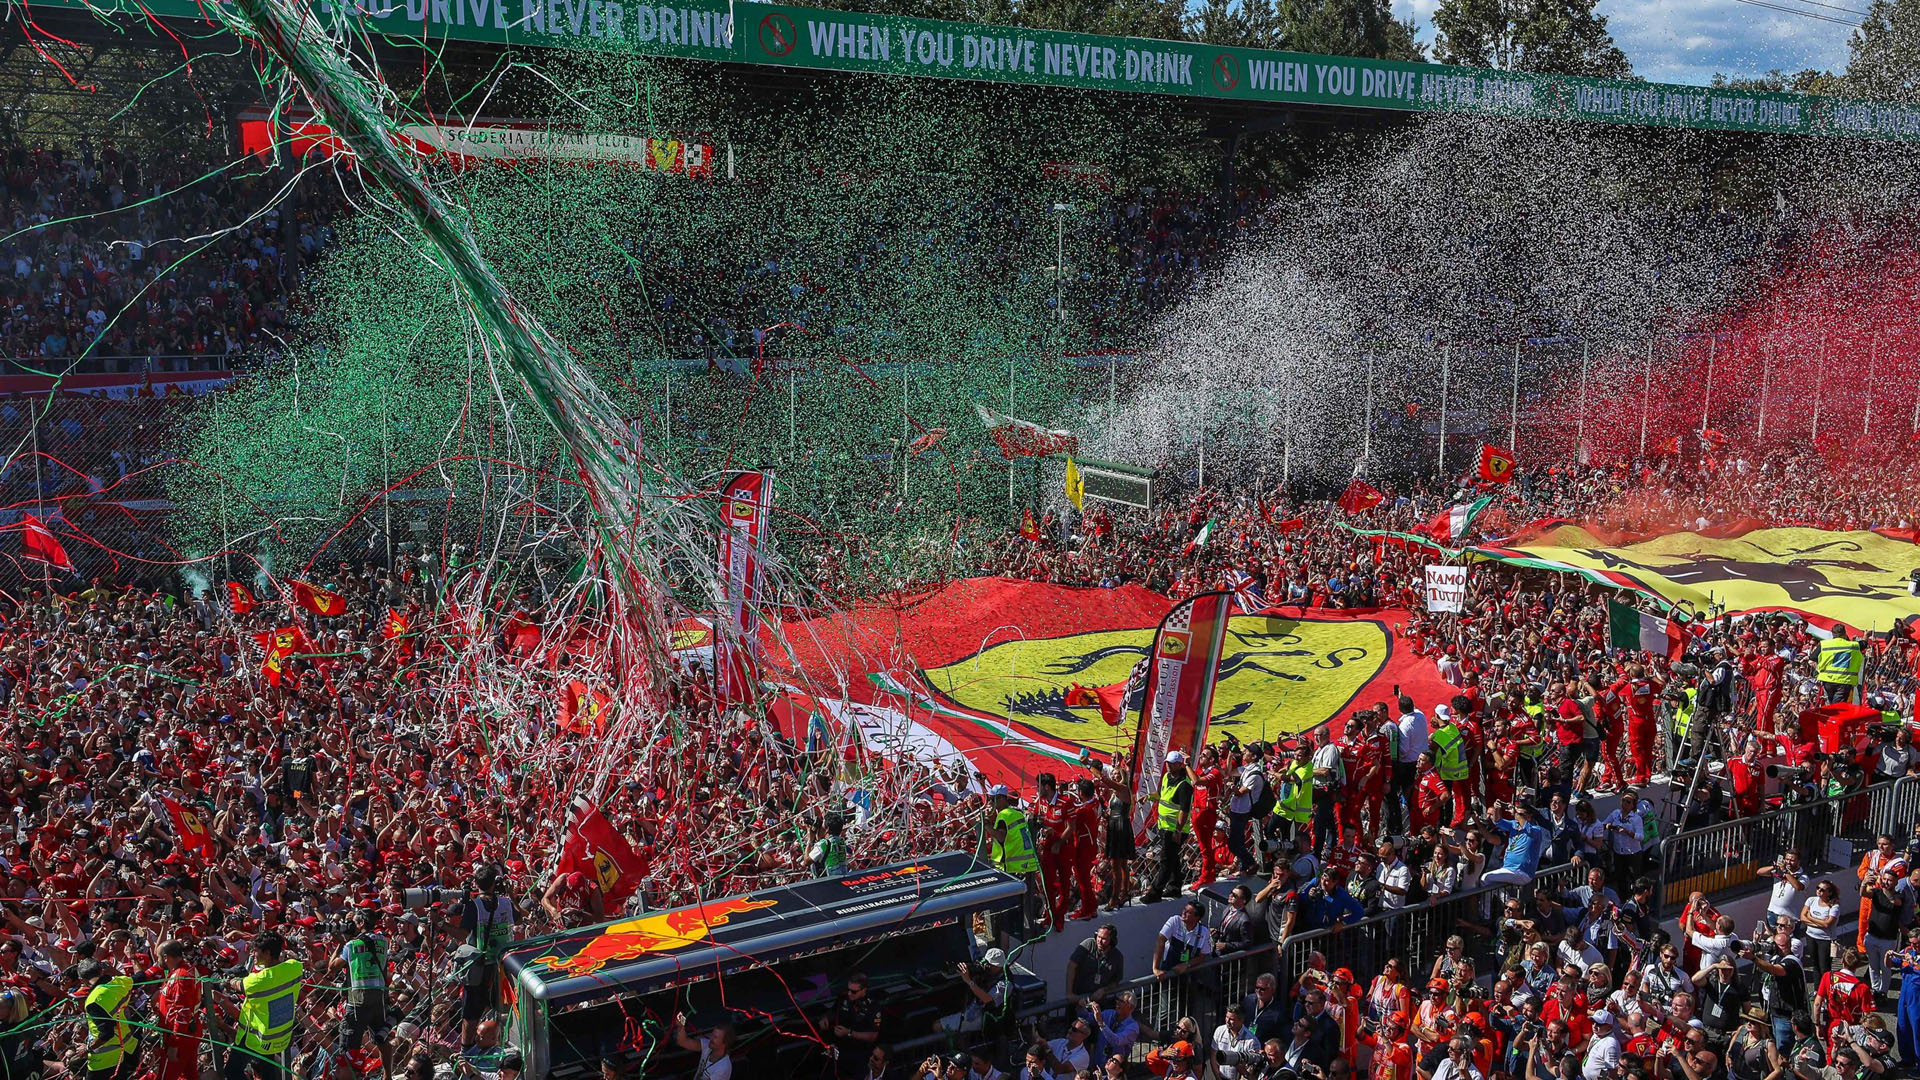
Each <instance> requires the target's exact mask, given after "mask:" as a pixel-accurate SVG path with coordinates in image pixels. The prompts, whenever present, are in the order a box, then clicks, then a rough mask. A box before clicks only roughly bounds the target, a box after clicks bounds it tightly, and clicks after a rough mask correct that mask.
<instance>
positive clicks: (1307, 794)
mask: <svg viewBox="0 0 1920 1080" xmlns="http://www.w3.org/2000/svg"><path fill="white" fill-rule="evenodd" d="M1279 810H1280V816H1281V817H1284V818H1286V819H1287V820H1288V821H1291V822H1295V823H1296V824H1301V825H1304V824H1306V823H1307V822H1309V821H1312V820H1313V766H1312V765H1309V764H1308V763H1306V762H1304V761H1295V762H1292V763H1291V764H1289V765H1288V766H1287V771H1286V774H1285V779H1283V780H1281V781H1280V805H1279Z"/></svg>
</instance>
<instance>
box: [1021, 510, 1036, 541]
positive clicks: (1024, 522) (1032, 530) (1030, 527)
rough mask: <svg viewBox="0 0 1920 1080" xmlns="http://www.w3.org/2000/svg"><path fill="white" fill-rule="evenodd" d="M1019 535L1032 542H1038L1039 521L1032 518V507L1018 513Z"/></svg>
mask: <svg viewBox="0 0 1920 1080" xmlns="http://www.w3.org/2000/svg"><path fill="white" fill-rule="evenodd" d="M1020 535H1021V536H1023V537H1025V538H1026V539H1028V540H1031V541H1033V542H1034V543H1036V544H1037V543H1039V542H1040V523H1039V522H1038V521H1035V520H1034V519H1033V508H1032V507H1028V508H1027V511H1026V513H1024V514H1022V515H1020Z"/></svg>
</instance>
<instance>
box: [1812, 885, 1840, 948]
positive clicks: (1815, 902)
mask: <svg viewBox="0 0 1920 1080" xmlns="http://www.w3.org/2000/svg"><path fill="white" fill-rule="evenodd" d="M1806 910H1807V911H1808V912H1810V913H1812V914H1814V915H1817V916H1819V917H1820V918H1822V919H1827V918H1832V917H1833V916H1835V915H1838V914H1840V905H1839V904H1837V903H1833V904H1829V903H1826V902H1824V901H1822V900H1821V899H1820V898H1819V897H1818V896H1815V897H1814V898H1813V899H1811V900H1808V901H1807V904H1806ZM1839 925H1840V924H1839V923H1835V924H1834V926H1835V927H1836V928H1837V927H1838V926H1839ZM1807 936H1808V937H1810V938H1813V939H1814V940H1815V941H1832V940H1833V930H1831V929H1826V928H1823V927H1818V926H1815V925H1813V924H1812V923H1808V924H1807Z"/></svg>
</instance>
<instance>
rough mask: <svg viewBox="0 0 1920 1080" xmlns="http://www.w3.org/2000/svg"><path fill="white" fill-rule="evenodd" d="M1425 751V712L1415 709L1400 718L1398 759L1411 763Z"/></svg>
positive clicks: (1417, 759) (1418, 758)
mask: <svg viewBox="0 0 1920 1080" xmlns="http://www.w3.org/2000/svg"><path fill="white" fill-rule="evenodd" d="M1426 752H1427V714H1426V713H1423V712H1421V711H1420V710H1419V709H1415V710H1413V711H1412V712H1410V713H1408V714H1406V715H1405V716H1402V717H1401V718H1400V760H1401V762H1402V763H1404V764H1407V765H1411V764H1413V763H1414V762H1416V761H1419V760H1420V755H1421V754H1424V753H1426Z"/></svg>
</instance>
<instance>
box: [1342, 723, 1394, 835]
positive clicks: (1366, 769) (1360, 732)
mask: <svg viewBox="0 0 1920 1080" xmlns="http://www.w3.org/2000/svg"><path fill="white" fill-rule="evenodd" d="M1371 715H1372V714H1371V713H1368V712H1367V711H1366V710H1364V709H1363V710H1361V711H1360V712H1357V713H1354V714H1353V715H1352V716H1349V717H1347V725H1346V727H1345V728H1343V729H1341V734H1340V740H1339V742H1337V743H1335V744H1334V745H1335V746H1336V747H1337V748H1338V749H1339V751H1340V765H1341V767H1342V768H1344V769H1345V770H1346V772H1347V797H1346V798H1343V799H1341V800H1340V803H1339V805H1338V806H1337V807H1335V810H1336V812H1337V817H1338V820H1339V823H1340V842H1341V843H1343V844H1351V843H1355V842H1357V841H1361V840H1362V837H1363V832H1362V828H1361V823H1360V812H1361V810H1362V809H1363V808H1364V807H1366V806H1367V805H1368V803H1369V800H1370V799H1371V798H1376V797H1384V795H1385V793H1386V792H1385V789H1384V788H1382V790H1381V793H1380V796H1374V795H1372V791H1373V787H1374V781H1375V779H1376V778H1377V777H1378V776H1379V774H1380V771H1381V770H1380V763H1381V754H1380V747H1379V744H1378V743H1377V742H1376V741H1375V739H1374V738H1373V737H1371V736H1370V734H1369V732H1368V731H1367V728H1368V726H1369V725H1368V724H1367V720H1368V719H1369V718H1370V717H1371ZM1376 805H1377V804H1376ZM1372 820H1375V821H1378V820H1379V814H1378V812H1376V813H1375V814H1374V816H1373V818H1372Z"/></svg>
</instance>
